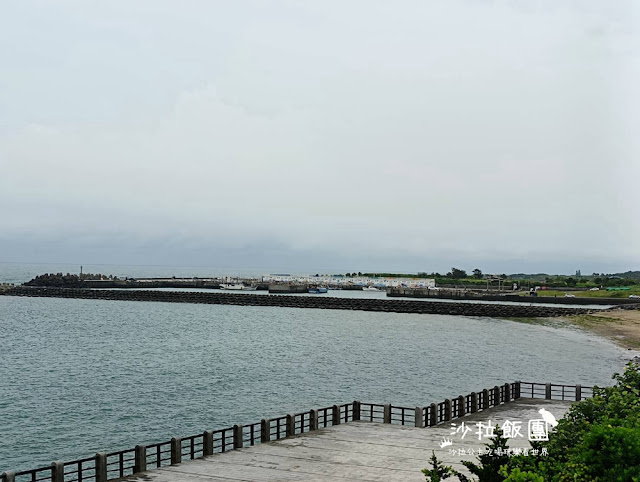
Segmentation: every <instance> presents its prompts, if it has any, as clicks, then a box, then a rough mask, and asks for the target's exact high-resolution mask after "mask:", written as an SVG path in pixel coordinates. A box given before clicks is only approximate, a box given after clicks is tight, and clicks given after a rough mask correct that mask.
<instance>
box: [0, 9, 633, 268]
mask: <svg viewBox="0 0 640 482" xmlns="http://www.w3.org/2000/svg"><path fill="white" fill-rule="evenodd" d="M0 8H1V9H2V14H0V45H2V47H0V65H1V67H0V168H1V173H0V204H1V205H2V206H4V208H5V209H3V210H2V212H1V214H0V219H1V227H0V248H1V249H2V251H1V253H0V259H2V260H5V261H11V260H20V261H31V260H33V261H39V262H42V261H51V262H55V261H69V262H80V261H82V260H83V259H87V258H89V261H90V262H93V263H99V262H114V263H124V262H128V263H132V262H140V263H156V264H161V263H169V264H186V263H189V264H199V263H202V264H213V265H216V264H217V265H222V264H224V265H227V266H228V265H236V266H243V265H247V266H249V265H250V266H256V265H259V266H269V267H271V266H272V267H276V266H279V265H282V264H288V265H289V266H291V267H294V268H299V269H306V268H312V267H314V268H315V267H322V266H327V267H338V268H339V267H342V266H345V268H346V267H350V268H351V267H353V268H359V267H360V266H362V267H363V268H365V269H367V268H371V269H385V268H388V269H393V268H404V269H410V268H411V267H414V268H415V269H429V270H430V269H434V270H443V269H446V268H448V267H449V266H450V265H451V264H452V263H458V264H460V263H473V264H478V265H483V263H484V266H487V267H489V268H491V267H495V269H500V270H504V271H509V270H513V271H519V270H520V269H521V268H522V269H523V270H524V269H527V268H528V269H532V270H547V271H553V270H565V271H566V270H570V269H578V268H582V269H583V272H584V271H586V270H591V269H592V270H596V271H603V270H615V269H617V268H620V269H622V268H630V269H632V268H635V269H637V268H638V265H639V264H640V254H639V253H638V250H637V244H638V242H637V240H638V238H639V235H640V227H639V226H640V224H639V223H638V221H637V219H638V212H639V209H640V195H639V194H638V193H639V192H640V191H639V190H638V189H637V183H638V180H640V163H639V162H638V154H639V152H638V145H637V143H636V142H637V141H635V140H634V137H636V134H637V126H638V125H640V124H639V123H638V121H639V120H640V119H639V118H638V117H639V114H638V112H639V110H638V107H640V105H639V104H640V102H639V98H638V93H637V88H636V87H635V85H636V83H637V82H638V81H639V80H640V79H639V77H640V76H639V73H640V64H639V61H638V53H637V52H638V50H637V48H636V47H637V46H638V34H637V31H636V28H637V23H634V21H635V20H636V17H635V16H636V15H637V10H638V9H637V7H635V5H634V3H633V2H631V1H629V2H616V3H615V4H608V3H603V2H595V1H594V2H510V1H503V2H470V1H446V2H445V1H442V2H423V1H401V2H375V1H350V2H320V1H318V2H315V1H307V2H287V1H274V2H257V1H256V2H250V1H237V2H204V1H202V2H197V1H191V2H171V1H153V2H152V1H146V2H145V1H141V2H124V1H111V2H86V1H82V2H80V1H65V2H60V1H58V2H47V1H39V2H38V1H21V2H13V3H11V2H8V3H5V4H4V5H3V6H2V7H0ZM347 263H349V266H346V264H347ZM356 264H357V266H356ZM574 267H575V268H574ZM468 268H470V266H469V267H468Z"/></svg>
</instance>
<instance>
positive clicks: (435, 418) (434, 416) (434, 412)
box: [429, 403, 438, 427]
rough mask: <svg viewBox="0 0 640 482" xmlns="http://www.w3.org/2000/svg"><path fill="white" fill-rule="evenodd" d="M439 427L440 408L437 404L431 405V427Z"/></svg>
mask: <svg viewBox="0 0 640 482" xmlns="http://www.w3.org/2000/svg"><path fill="white" fill-rule="evenodd" d="M435 425H438V406H437V405H436V404H435V403H432V404H431V405H429V427H433V426H435Z"/></svg>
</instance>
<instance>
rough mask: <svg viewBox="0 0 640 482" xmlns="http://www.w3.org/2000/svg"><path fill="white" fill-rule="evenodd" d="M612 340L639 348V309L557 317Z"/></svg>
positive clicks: (621, 345)
mask: <svg viewBox="0 0 640 482" xmlns="http://www.w3.org/2000/svg"><path fill="white" fill-rule="evenodd" d="M557 320H558V321H562V322H565V323H568V324H571V325H573V326H577V327H579V328H582V329H584V330H586V331H590V332H592V333H595V334H597V335H599V336H602V337H604V338H607V339H609V340H611V341H613V342H614V343H615V344H616V345H618V346H620V347H621V348H625V349H627V350H635V351H638V350H640V310H615V309H614V310H607V311H602V312H597V313H591V314H588V315H585V314H577V315H570V316H562V317H560V318H558V319H557Z"/></svg>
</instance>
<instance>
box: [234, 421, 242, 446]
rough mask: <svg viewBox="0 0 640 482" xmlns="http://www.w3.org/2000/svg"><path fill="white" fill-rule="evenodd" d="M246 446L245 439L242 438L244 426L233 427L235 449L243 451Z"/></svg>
mask: <svg viewBox="0 0 640 482" xmlns="http://www.w3.org/2000/svg"><path fill="white" fill-rule="evenodd" d="M243 445H244V437H243V436H242V425H239V424H236V425H234V426H233V448H234V449H241V448H242V446H243Z"/></svg>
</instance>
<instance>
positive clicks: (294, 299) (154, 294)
mask: <svg viewBox="0 0 640 482" xmlns="http://www.w3.org/2000/svg"><path fill="white" fill-rule="evenodd" d="M2 294H4V295H8V296H28V297H51V298H78V299H99V300H115V301H156V302H165V303H202V304H217V305H237V306H274V307H285V308H315V309H326V310H359V311H379V312H390V313H415V314H438V315H459V316H486V317H492V318H523V317H525V318H534V317H545V318H547V317H557V316H565V315H572V314H584V313H589V312H590V310H588V309H585V308H566V307H555V306H553V307H550V306H528V305H517V304H513V305H507V304H502V305H499V304H482V303H455V302H447V303H443V302H429V301H420V302H417V301H409V300H399V299H392V300H387V299H359V298H334V297H325V296H322V297H311V296H279V295H253V294H235V293H198V292H176V291H153V290H150V291H146V290H145V291H142V290H141V291H131V290H95V289H94V290H90V289H78V288H34V287H23V286H19V287H15V288H12V289H10V290H7V291H5V292H4V293H2Z"/></svg>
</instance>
